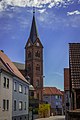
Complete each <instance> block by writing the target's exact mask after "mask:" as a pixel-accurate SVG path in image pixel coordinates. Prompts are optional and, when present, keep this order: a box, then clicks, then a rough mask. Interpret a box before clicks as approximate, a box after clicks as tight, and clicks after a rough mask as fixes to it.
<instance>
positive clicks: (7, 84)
mask: <svg viewBox="0 0 80 120" xmlns="http://www.w3.org/2000/svg"><path fill="white" fill-rule="evenodd" d="M7 88H9V79H8V78H7Z"/></svg>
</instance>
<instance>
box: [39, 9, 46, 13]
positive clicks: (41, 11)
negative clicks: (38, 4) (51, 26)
mask: <svg viewBox="0 0 80 120" xmlns="http://www.w3.org/2000/svg"><path fill="white" fill-rule="evenodd" d="M38 11H39V12H40V13H43V12H45V11H46V9H40V10H38Z"/></svg>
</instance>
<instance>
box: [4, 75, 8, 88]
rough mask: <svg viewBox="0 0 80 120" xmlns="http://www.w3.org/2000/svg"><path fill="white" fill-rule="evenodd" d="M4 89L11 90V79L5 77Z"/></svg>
mask: <svg viewBox="0 0 80 120" xmlns="http://www.w3.org/2000/svg"><path fill="white" fill-rule="evenodd" d="M3 87H4V88H9V78H6V77H4V83H3Z"/></svg>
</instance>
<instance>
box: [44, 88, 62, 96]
mask: <svg viewBox="0 0 80 120" xmlns="http://www.w3.org/2000/svg"><path fill="white" fill-rule="evenodd" d="M43 95H63V94H62V93H61V91H60V90H59V89H57V88H56V87H44V88H43Z"/></svg>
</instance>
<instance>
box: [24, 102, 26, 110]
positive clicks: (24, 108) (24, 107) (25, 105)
mask: <svg viewBox="0 0 80 120" xmlns="http://www.w3.org/2000/svg"><path fill="white" fill-rule="evenodd" d="M24 110H26V102H25V103H24Z"/></svg>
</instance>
